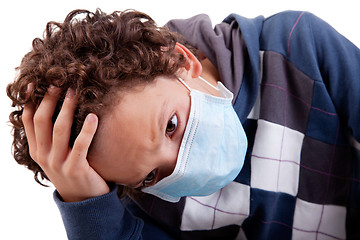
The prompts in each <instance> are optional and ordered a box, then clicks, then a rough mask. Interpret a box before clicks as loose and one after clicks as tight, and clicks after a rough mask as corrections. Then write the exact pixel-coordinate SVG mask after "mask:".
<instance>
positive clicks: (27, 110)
mask: <svg viewBox="0 0 360 240" xmlns="http://www.w3.org/2000/svg"><path fill="white" fill-rule="evenodd" d="M34 114H35V104H34V103H33V102H29V103H27V104H26V105H25V106H24V110H23V113H22V117H21V118H22V122H23V124H24V128H25V134H26V138H27V142H28V144H29V153H30V156H31V158H32V159H33V160H36V139H35V130H34V121H33V118H34Z"/></svg>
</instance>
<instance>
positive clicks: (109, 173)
mask: <svg viewBox="0 0 360 240" xmlns="http://www.w3.org/2000/svg"><path fill="white" fill-rule="evenodd" d="M183 78H184V77H183ZM184 80H185V81H186V76H185V79H184ZM197 80H198V79H192V80H191V81H187V83H188V84H189V85H190V87H191V88H195V89H198V90H200V91H203V92H208V93H210V94H216V93H214V92H211V90H209V86H206V84H202V83H200V81H197ZM189 94H190V92H189V90H188V89H187V88H185V86H184V85H183V84H182V83H180V81H178V80H176V79H169V78H165V77H158V78H156V79H155V81H154V83H153V84H149V85H146V86H142V87H138V89H136V91H131V92H128V93H125V94H124V95H122V96H121V100H120V101H119V104H117V105H116V106H115V107H114V110H113V112H111V113H109V114H107V115H106V117H105V119H102V121H103V123H102V126H101V128H100V129H98V133H97V137H96V138H97V139H96V142H95V144H94V149H93V151H92V153H91V154H90V156H89V163H90V165H91V166H92V167H93V168H94V169H95V170H96V171H97V172H98V173H99V174H100V175H101V176H102V177H103V178H104V179H105V180H106V181H110V182H115V183H117V184H122V185H126V186H129V187H133V188H137V187H141V186H142V185H143V183H145V185H146V186H150V185H154V184H155V183H156V182H158V181H160V180H161V179H163V178H164V177H166V176H168V175H170V174H171V173H172V172H173V170H174V168H175V165H176V160H177V155H178V151H179V148H180V144H181V141H182V137H183V134H184V131H185V127H186V123H187V120H188V116H189V113H190V96H189Z"/></svg>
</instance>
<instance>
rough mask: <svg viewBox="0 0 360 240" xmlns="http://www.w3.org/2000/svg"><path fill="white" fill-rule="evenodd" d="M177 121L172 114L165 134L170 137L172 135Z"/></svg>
mask: <svg viewBox="0 0 360 240" xmlns="http://www.w3.org/2000/svg"><path fill="white" fill-rule="evenodd" d="M177 124H178V120H177V116H176V114H174V115H173V116H172V117H171V118H170V120H169V121H168V123H167V126H166V134H167V135H169V136H170V137H171V136H172V135H173V134H174V132H175V130H176V128H177Z"/></svg>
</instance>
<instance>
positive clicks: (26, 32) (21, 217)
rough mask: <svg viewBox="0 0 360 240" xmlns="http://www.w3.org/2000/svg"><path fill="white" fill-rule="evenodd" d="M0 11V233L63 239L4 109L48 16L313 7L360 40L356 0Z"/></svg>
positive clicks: (84, 1) (69, 4)
mask: <svg viewBox="0 0 360 240" xmlns="http://www.w3.org/2000/svg"><path fill="white" fill-rule="evenodd" d="M0 6H1V8H0V9H1V15H0V36H1V37H0V48H1V51H0V74H1V75H0V79H1V81H0V101H1V102H0V107H1V109H0V113H1V114H0V131H1V132H0V138H1V150H0V153H1V159H0V171H1V173H0V184H1V188H0V189H1V193H0V219H1V225H0V229H1V231H0V239H16V240H17V239H37V240H42V239H46V240H48V239H55V240H57V239H66V233H65V230H64V227H63V224H62V220H61V217H60V214H59V212H58V210H57V207H56V206H55V203H54V202H53V199H52V192H53V190H54V189H53V188H51V187H50V188H44V187H41V186H40V185H38V184H37V183H35V181H34V180H33V174H32V172H30V171H29V170H27V169H25V168H24V167H22V166H19V165H17V164H16V163H15V161H14V160H13V158H12V155H11V141H12V137H11V134H10V129H11V128H10V127H9V124H8V115H9V113H10V110H11V108H10V101H9V100H8V98H7V96H6V93H5V88H6V85H7V84H8V83H9V82H11V81H13V79H14V77H15V70H14V68H15V67H16V66H18V65H19V63H20V61H21V58H22V57H23V55H24V54H25V53H27V52H28V51H29V50H30V47H31V42H32V39H33V38H35V37H41V36H42V33H43V31H44V29H45V25H46V23H47V22H48V21H52V20H55V21H62V20H63V19H64V18H65V16H66V15H67V13H69V12H70V11H71V10H74V9H77V8H85V9H88V10H91V11H95V10H96V8H98V7H99V8H101V9H102V10H103V11H105V12H107V13H111V12H112V11H114V10H125V9H128V8H132V9H136V10H139V11H143V12H145V13H147V14H149V15H150V16H151V17H152V18H154V19H155V21H157V22H158V24H159V25H163V24H165V23H166V22H167V20H168V19H172V18H187V17H191V16H193V15H195V14H198V13H207V14H208V15H209V16H210V18H211V19H212V21H213V23H214V24H215V23H218V22H220V21H221V20H223V19H224V18H225V17H226V16H227V15H228V14H230V13H232V12H235V13H238V14H240V15H242V16H245V17H249V18H252V17H256V16H258V15H264V16H265V17H266V16H270V15H271V14H274V13H277V12H279V11H283V10H306V11H310V12H313V13H315V14H316V15H318V16H319V17H321V18H322V19H324V20H325V21H327V22H328V23H330V24H331V25H332V26H333V27H335V28H336V29H337V30H338V31H339V32H340V33H342V34H343V35H345V36H346V37H347V38H349V39H350V40H351V41H352V42H353V43H355V44H356V45H357V46H358V47H359V46H360V30H359V29H360V28H359V23H360V20H359V18H358V14H359V13H358V11H359V7H358V6H359V4H358V1H356V0H352V1H346V0H343V1H338V0H336V1H332V0H311V1H309V0H302V1H291V0H283V1H280V0H272V1H269V0H263V1H261V0H247V1H243V0H226V1H224V0H223V1H209V0H205V1H201V0H181V1H169V0H167V1H155V0H154V1H149V0H144V1H140V0H138V1H136V0H128V1H122V0H117V1H106V0H102V1H101V0H97V1H93V0H71V1H70V0H61V1H51V0H47V1H40V0H32V1H31V0H30V1H26V0H23V1H17V0H11V1H2V3H0Z"/></svg>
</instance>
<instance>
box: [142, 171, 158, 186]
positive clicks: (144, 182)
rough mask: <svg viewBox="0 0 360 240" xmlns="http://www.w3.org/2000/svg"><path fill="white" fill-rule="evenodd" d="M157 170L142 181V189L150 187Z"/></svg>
mask: <svg viewBox="0 0 360 240" xmlns="http://www.w3.org/2000/svg"><path fill="white" fill-rule="evenodd" d="M156 172H157V169H154V170H152V171H151V172H150V173H149V174H148V175H147V176H146V178H145V180H144V181H143V183H142V185H143V186H144V187H146V186H148V185H151V183H152V182H153V181H154V180H155V176H156Z"/></svg>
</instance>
